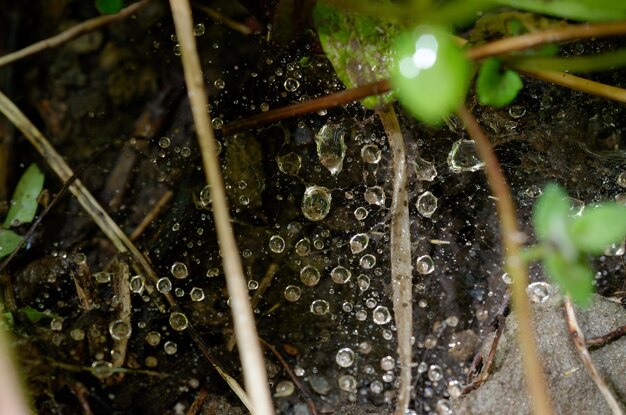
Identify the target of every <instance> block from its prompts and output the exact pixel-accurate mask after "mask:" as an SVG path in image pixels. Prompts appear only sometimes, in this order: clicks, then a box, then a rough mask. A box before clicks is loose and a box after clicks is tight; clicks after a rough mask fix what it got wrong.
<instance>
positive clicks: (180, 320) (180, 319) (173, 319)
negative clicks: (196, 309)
mask: <svg viewBox="0 0 626 415" xmlns="http://www.w3.org/2000/svg"><path fill="white" fill-rule="evenodd" d="M188 325H189V320H187V316H186V315H184V314H183V313H180V312H178V311H174V312H173V313H171V314H170V327H171V328H173V329H174V330H176V331H183V330H185V329H186V328H187V326H188Z"/></svg>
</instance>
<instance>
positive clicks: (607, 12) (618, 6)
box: [491, 0, 626, 22]
mask: <svg viewBox="0 0 626 415" xmlns="http://www.w3.org/2000/svg"><path fill="white" fill-rule="evenodd" d="M491 1H492V3H494V4H499V5H502V6H508V7H513V8H515V9H519V10H526V11H530V12H533V13H541V14H547V15H550V16H556V17H561V18H563V19H569V20H579V21H585V22H594V21H595V22H597V21H610V20H624V19H626V1H624V0H491Z"/></svg>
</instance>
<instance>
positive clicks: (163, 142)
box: [159, 137, 171, 149]
mask: <svg viewBox="0 0 626 415" xmlns="http://www.w3.org/2000/svg"><path fill="white" fill-rule="evenodd" d="M170 143H171V140H170V138H169V137H161V138H159V147H161V148H163V149H166V148H168V147H169V146H170Z"/></svg>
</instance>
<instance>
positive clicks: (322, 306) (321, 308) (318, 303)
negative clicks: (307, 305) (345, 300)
mask: <svg viewBox="0 0 626 415" xmlns="http://www.w3.org/2000/svg"><path fill="white" fill-rule="evenodd" d="M329 311H330V305H329V304H328V301H326V300H314V301H313V302H312V303H311V313H313V314H315V315H317V316H322V315H324V314H327V313H328V312H329Z"/></svg>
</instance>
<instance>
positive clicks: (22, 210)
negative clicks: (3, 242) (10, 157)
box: [4, 163, 44, 228]
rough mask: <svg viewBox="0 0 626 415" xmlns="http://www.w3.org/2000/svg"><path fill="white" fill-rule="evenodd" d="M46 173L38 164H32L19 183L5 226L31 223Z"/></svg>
mask: <svg viewBox="0 0 626 415" xmlns="http://www.w3.org/2000/svg"><path fill="white" fill-rule="evenodd" d="M43 180H44V175H43V173H42V172H41V170H39V167H37V165H36V164H34V163H33V164H31V165H30V166H29V167H28V169H26V172H24V174H23V175H22V177H21V178H20V181H19V182H18V183H17V186H16V188H15V192H14V193H13V199H12V200H11V207H10V208H9V212H8V213H7V217H6V219H5V220H4V227H5V228H8V227H10V226H18V225H20V224H22V223H29V222H31V221H32V220H33V218H34V217H35V213H37V196H39V193H41V189H43Z"/></svg>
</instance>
